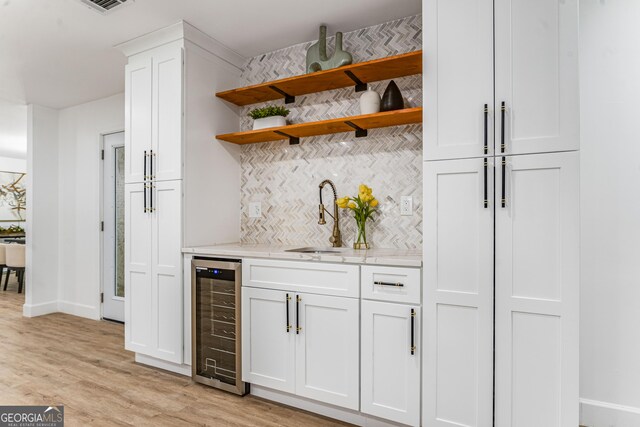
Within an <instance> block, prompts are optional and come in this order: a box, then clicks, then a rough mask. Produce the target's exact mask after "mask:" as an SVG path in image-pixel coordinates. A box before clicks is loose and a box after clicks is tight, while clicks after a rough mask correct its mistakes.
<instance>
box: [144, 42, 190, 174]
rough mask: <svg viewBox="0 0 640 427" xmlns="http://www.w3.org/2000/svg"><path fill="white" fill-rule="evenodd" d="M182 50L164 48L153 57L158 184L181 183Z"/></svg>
mask: <svg viewBox="0 0 640 427" xmlns="http://www.w3.org/2000/svg"><path fill="white" fill-rule="evenodd" d="M182 56H183V50H182V48H181V47H173V46H168V47H163V48H160V49H158V50H157V52H155V53H154V55H153V98H154V100H157V101H155V102H154V103H153V118H152V121H151V123H152V139H151V140H152V146H151V149H152V150H153V156H152V160H153V175H154V179H155V180H157V181H167V180H172V179H182V111H183V108H182V93H183V90H182V87H183V81H182V76H183V73H182Z"/></svg>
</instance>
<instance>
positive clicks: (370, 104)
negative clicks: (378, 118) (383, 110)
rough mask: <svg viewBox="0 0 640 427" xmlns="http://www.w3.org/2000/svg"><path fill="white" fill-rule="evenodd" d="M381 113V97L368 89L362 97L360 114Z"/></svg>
mask: <svg viewBox="0 0 640 427" xmlns="http://www.w3.org/2000/svg"><path fill="white" fill-rule="evenodd" d="M379 112H380V95H378V92H376V91H375V90H372V89H367V91H366V92H365V93H363V94H362V95H360V114H373V113H379Z"/></svg>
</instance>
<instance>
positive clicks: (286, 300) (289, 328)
mask: <svg viewBox="0 0 640 427" xmlns="http://www.w3.org/2000/svg"><path fill="white" fill-rule="evenodd" d="M289 301H291V297H290V296H289V294H286V298H285V302H284V303H285V305H286V306H287V333H289V331H291V325H290V324H289Z"/></svg>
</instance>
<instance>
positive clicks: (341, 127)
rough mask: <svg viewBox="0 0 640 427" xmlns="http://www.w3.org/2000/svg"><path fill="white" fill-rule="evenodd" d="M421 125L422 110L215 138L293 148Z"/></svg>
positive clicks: (334, 120)
mask: <svg viewBox="0 0 640 427" xmlns="http://www.w3.org/2000/svg"><path fill="white" fill-rule="evenodd" d="M413 123H422V107H415V108H405V109H403V110H395V111H385V112H383V113H374V114H364V115H361V116H351V117H342V118H339V119H329V120H322V121H319V122H310V123H299V124H293V125H288V126H280V127H274V128H267V129H259V130H249V131H246V132H235V133H227V134H224V135H217V136H216V138H218V139H221V140H223V141H227V142H232V143H234V144H255V143H258V142H269V141H279V140H283V139H289V140H290V143H292V144H296V143H298V141H299V138H303V137H307V136H316V135H327V134H331V133H341V132H354V131H355V132H356V136H366V134H367V132H366V131H367V129H376V128H383V127H389V126H400V125H408V124H413Z"/></svg>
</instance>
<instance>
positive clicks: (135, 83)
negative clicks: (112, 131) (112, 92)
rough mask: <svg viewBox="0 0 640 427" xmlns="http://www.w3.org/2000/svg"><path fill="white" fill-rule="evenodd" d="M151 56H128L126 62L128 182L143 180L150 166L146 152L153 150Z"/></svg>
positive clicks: (125, 115)
mask: <svg viewBox="0 0 640 427" xmlns="http://www.w3.org/2000/svg"><path fill="white" fill-rule="evenodd" d="M151 68H152V66H151V58H150V57H149V56H137V57H132V58H129V63H128V64H127V65H126V66H125V79H124V83H125V89H124V99H125V107H124V117H125V120H124V128H125V132H124V139H125V143H124V147H125V157H124V163H125V174H124V179H125V182H126V183H133V182H142V181H144V179H145V178H144V176H145V175H144V170H145V168H146V167H149V164H148V157H145V152H147V153H148V152H149V151H150V150H151V114H152V113H151V110H152V107H151V104H152V97H151V91H152V81H151V80H152V79H151Z"/></svg>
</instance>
